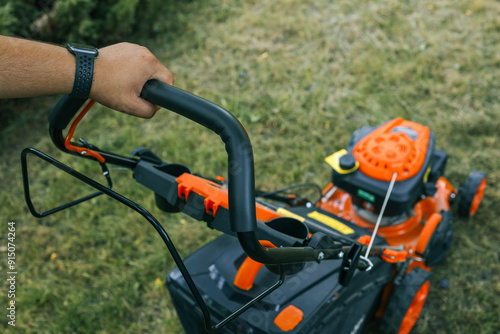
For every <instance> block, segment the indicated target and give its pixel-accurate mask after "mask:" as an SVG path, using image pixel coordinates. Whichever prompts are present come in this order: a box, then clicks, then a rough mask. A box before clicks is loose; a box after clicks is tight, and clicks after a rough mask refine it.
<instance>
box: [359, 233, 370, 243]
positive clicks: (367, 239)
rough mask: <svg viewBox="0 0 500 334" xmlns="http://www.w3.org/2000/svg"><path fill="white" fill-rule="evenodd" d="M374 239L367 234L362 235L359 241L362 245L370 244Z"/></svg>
mask: <svg viewBox="0 0 500 334" xmlns="http://www.w3.org/2000/svg"><path fill="white" fill-rule="evenodd" d="M371 240H372V237H371V236H369V235H368V234H367V235H362V236H360V237H359V238H358V242H359V243H360V244H362V245H369V244H370V241H371Z"/></svg>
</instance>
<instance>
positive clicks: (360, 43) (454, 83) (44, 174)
mask: <svg viewBox="0 0 500 334" xmlns="http://www.w3.org/2000/svg"><path fill="white" fill-rule="evenodd" d="M154 26H155V28H156V29H157V30H158V29H159V30H160V31H161V33H160V34H159V35H158V36H157V37H154V38H153V37H152V38H149V39H144V40H141V41H140V43H142V44H144V45H147V46H148V47H149V48H150V49H151V50H152V51H153V52H154V53H155V54H156V55H157V56H158V57H159V58H160V59H161V60H162V61H163V62H164V63H165V65H167V66H168V67H169V68H170V69H171V70H172V72H173V73H174V75H175V77H176V85H177V86H178V87H180V88H183V89H186V90H188V91H191V92H194V93H195V94H198V95H201V96H202V97H205V98H207V99H209V100H211V101H213V102H215V103H217V104H219V105H221V106H223V107H224V108H226V109H228V110H229V111H231V112H232V113H233V114H235V115H236V116H237V117H238V118H239V119H240V120H241V121H242V122H243V124H245V126H246V128H247V130H248V132H249V134H250V137H251V139H252V142H253V146H254V152H255V170H256V183H257V187H258V188H260V189H264V190H272V189H276V188H280V187H283V186H287V185H290V184H293V183H299V182H305V181H308V182H316V183H318V184H320V185H322V186H324V185H326V184H327V183H328V182H329V180H330V169H329V167H328V165H326V164H325V163H324V161H323V159H324V157H326V156H327V155H329V154H331V153H332V152H335V151H337V150H339V149H341V148H343V147H345V145H346V144H347V141H348V140H349V137H350V135H351V133H352V132H353V131H354V130H356V129H358V128H360V127H362V126H364V125H371V126H375V125H378V124H380V123H382V122H384V121H386V120H388V119H390V118H393V117H399V116H400V117H404V118H406V119H409V120H412V121H415V122H418V123H422V124H424V125H427V126H429V127H430V128H431V130H432V131H433V132H434V134H435V136H436V140H437V147H438V148H440V149H442V150H445V151H447V152H448V153H449V155H450V158H449V161H448V166H447V170H446V177H447V178H448V179H449V180H450V181H451V182H452V183H453V184H454V185H455V186H459V185H462V184H463V183H464V181H465V179H466V177H467V175H468V174H469V172H470V171H471V170H473V169H480V170H483V171H485V172H487V173H488V176H489V181H488V182H489V184H488V188H487V190H486V194H485V198H484V201H483V203H482V204H481V207H480V208H479V210H478V213H477V215H476V217H474V219H472V220H466V219H460V218H458V217H457V216H455V220H454V221H455V240H454V245H453V248H452V250H451V252H450V254H449V256H448V258H447V259H446V261H445V262H444V263H443V264H442V265H440V266H438V267H436V268H435V269H434V270H433V273H434V280H433V283H432V287H431V291H430V294H429V297H428V299H427V303H426V306H425V307H424V310H423V312H422V315H421V317H420V319H419V320H418V322H417V325H416V327H415V329H414V333H497V332H500V324H499V321H498V319H499V314H500V307H499V304H500V301H499V298H498V296H499V295H500V283H499V282H500V280H499V278H500V264H499V261H500V252H499V250H498V245H499V244H500V224H499V222H498V217H499V216H500V209H499V208H498V206H497V205H496V204H495V203H497V202H498V200H499V199H500V193H499V190H498V182H499V178H500V173H499V167H500V150H499V146H498V140H499V135H500V108H499V107H500V98H499V96H500V95H499V92H500V84H499V81H498V78H499V77H500V67H499V65H500V37H499V36H500V4H499V3H497V2H491V1H480V0H476V1H439V2H426V1H416V0H412V1H355V2H353V1H335V2H332V1H311V2H305V1H295V0H291V1H285V0H279V1H278V0H276V1H256V0H254V1H245V2H237V1H213V0H205V1H190V2H185V3H182V4H180V5H179V7H178V10H177V11H175V12H166V13H165V15H164V18H163V19H162V20H159V22H157V23H155V24H154ZM55 101H56V99H53V98H44V99H38V100H34V101H31V103H23V104H20V105H18V108H19V109H22V110H13V108H12V107H11V105H10V104H9V105H7V104H3V105H2V109H8V110H9V111H8V112H10V113H18V116H16V117H10V116H9V117H7V119H8V121H6V122H4V124H2V125H1V127H2V137H1V139H0V145H1V154H2V159H1V161H0V170H1V174H0V178H1V193H0V199H1V201H2V206H1V208H0V212H1V217H2V222H1V226H2V227H1V233H0V235H1V236H2V244H1V245H0V246H1V247H2V248H1V250H2V253H1V254H3V256H4V259H3V260H2V261H0V263H1V264H0V270H1V272H2V273H3V274H2V277H4V276H5V275H6V272H7V267H6V257H7V256H6V252H5V250H6V248H5V245H6V232H7V222H8V221H15V222H16V252H17V253H16V256H17V257H16V266H17V267H16V269H17V272H18V275H17V281H16V288H17V290H16V310H17V313H16V315H17V318H16V328H15V330H17V331H19V332H23V333H182V327H181V325H180V323H179V322H178V320H177V316H176V314H175V310H174V307H173V305H172V303H171V301H170V299H169V295H168V292H167V291H166V288H165V287H164V282H165V275H166V273H167V271H168V270H169V269H171V268H172V267H173V266H174V263H173V261H172V259H171V257H170V256H169V254H168V251H167V250H166V248H165V246H164V245H163V243H162V241H161V240H160V238H159V237H158V236H157V234H156V232H155V231H154V230H153V229H152V228H151V227H150V226H149V224H148V223H147V222H146V221H144V219H142V217H140V216H139V215H138V214H135V213H133V212H131V211H130V210H129V209H127V208H125V207H123V206H121V205H119V204H118V203H117V202H115V201H113V200H111V199H109V198H104V197H103V196H101V197H98V198H97V199H94V200H92V201H90V202H87V203H84V204H81V205H79V206H77V207H73V208H71V209H68V210H66V211H63V212H60V213H57V214H54V215H52V216H50V217H47V218H44V219H41V220H40V219H36V218H34V217H32V216H31V215H30V214H29V212H28V210H27V207H26V205H25V203H24V198H23V190H22V181H21V170H20V162H19V154H20V151H21V150H22V148H24V147H27V146H32V147H35V148H37V149H40V150H42V151H43V152H46V153H48V154H50V155H52V156H54V157H55V158H57V159H59V160H62V161H63V162H65V163H67V164H68V165H70V166H72V167H74V168H76V169H78V170H81V171H83V172H85V173H86V174H88V175H90V176H93V177H94V176H95V177H96V178H98V177H99V169H98V167H97V166H93V164H91V163H90V162H89V161H82V159H78V158H75V157H73V156H67V155H64V154H62V153H60V152H58V151H57V150H56V149H55V148H54V147H53V145H52V144H51V142H50V139H49V137H48V133H47V127H48V124H47V121H46V116H47V115H48V113H49V111H50V109H51V106H52V105H53V104H54V103H55ZM7 107H9V108H7ZM77 136H78V137H84V138H85V139H87V140H88V141H90V142H92V143H93V144H95V145H97V146H99V147H101V148H103V149H106V150H112V151H115V152H117V153H121V154H128V153H129V152H130V151H131V150H132V149H133V148H135V147H138V146H146V147H148V148H150V149H151V150H153V151H154V152H155V153H156V154H158V155H159V156H161V157H162V158H163V159H165V160H167V161H169V162H178V163H184V164H186V165H188V166H190V167H191V168H192V170H193V171H195V172H196V173H200V174H203V175H206V176H215V175H223V176H225V175H226V168H227V164H226V156H225V151H224V148H223V144H222V142H221V141H220V140H219V139H218V138H217V136H215V135H214V134H211V133H209V132H208V131H206V130H204V129H202V128H201V127H200V126H198V125H196V124H193V123H191V122H189V121H187V120H185V119H182V118H180V117H179V116H176V115H174V114H172V113H170V112H168V111H165V110H162V111H160V112H158V114H157V115H156V116H155V117H154V118H153V119H152V120H139V119H136V118H132V117H129V116H126V115H123V114H120V113H117V112H113V111H110V110H107V109H105V108H103V107H95V108H94V109H93V111H92V112H91V114H90V115H89V116H88V117H87V119H86V120H84V121H83V122H82V125H81V127H80V128H79V130H78V134H77ZM32 160H33V161H32ZM30 163H31V165H30V166H31V169H30V172H31V173H32V179H31V181H32V187H33V195H34V196H35V197H36V205H37V207H38V208H39V209H40V210H41V209H42V208H45V209H48V208H49V207H51V206H55V205H57V204H60V203H62V201H64V199H66V198H67V199H69V198H75V197H76V196H78V195H83V194H87V193H89V192H90V191H91V190H89V189H86V188H85V187H84V186H81V185H79V184H78V181H75V180H74V179H71V178H69V177H66V176H65V175H62V174H60V173H57V172H56V170H55V169H54V168H52V167H49V166H48V165H46V164H41V163H38V162H37V161H36V160H34V159H31V160H30ZM111 174H112V176H113V180H114V184H115V185H114V188H115V189H116V190H117V191H118V192H120V193H123V194H124V195H125V196H127V197H129V198H131V199H133V200H135V201H137V202H138V203H139V204H141V205H142V206H144V207H145V208H147V209H149V210H150V211H151V212H152V213H153V214H154V215H155V216H156V217H157V218H158V219H159V220H160V221H161V222H162V224H163V225H164V226H165V228H166V230H167V231H168V233H169V234H170V236H171V237H172V239H173V241H174V242H175V244H176V246H177V247H178V249H179V250H180V252H181V254H182V256H187V255H188V254H190V253H191V252H193V251H194V250H196V249H197V248H199V247H200V246H201V245H203V244H205V243H206V242H207V241H209V240H211V239H212V238H214V237H215V236H216V235H217V233H216V232H213V231H209V230H208V229H207V228H206V227H204V223H200V222H196V221H193V220H191V219H188V218H187V217H186V216H183V215H180V214H174V215H167V214H164V213H162V212H161V211H159V210H158V209H156V208H155V204H154V196H153V194H152V193H151V192H150V191H148V190H147V189H145V188H143V187H142V186H140V185H138V184H136V183H135V181H134V180H133V179H132V177H131V173H130V172H129V171H123V170H112V171H111ZM3 279H4V278H2V280H3ZM443 279H444V280H447V281H448V282H449V288H448V289H445V288H443V287H442V285H440V284H438V283H437V282H438V281H440V280H443ZM6 304H7V290H6V285H5V284H3V285H2V286H1V288H0V305H4V306H5V305H6ZM4 313H6V311H5V308H4ZM2 318H3V320H2V321H1V325H0V328H7V327H8V326H7V320H6V317H5V316H3V317H2ZM9 329H11V330H12V329H13V328H9ZM369 330H370V331H373V332H376V327H374V328H370V329H369Z"/></svg>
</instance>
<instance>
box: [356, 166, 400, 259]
mask: <svg viewBox="0 0 500 334" xmlns="http://www.w3.org/2000/svg"><path fill="white" fill-rule="evenodd" d="M397 176H398V173H397V172H395V173H394V174H393V175H392V180H391V183H390V184H389V188H388V189H387V194H386V195H385V198H384V203H383V204H382V208H381V209H380V213H379V215H378V218H377V223H376V224H375V228H374V229H373V233H372V236H371V238H370V243H369V244H368V248H367V249H366V253H365V256H364V257H363V258H364V259H365V260H367V261H368V263H370V264H371V261H370V260H368V255H369V254H370V251H371V249H372V246H373V242H374V241H375V236H376V235H377V232H378V228H379V226H380V222H381V221H382V217H383V215H384V211H385V207H386V206H387V202H389V197H391V193H392V188H394V183H396V177H397ZM371 266H373V265H371ZM370 269H371V268H370Z"/></svg>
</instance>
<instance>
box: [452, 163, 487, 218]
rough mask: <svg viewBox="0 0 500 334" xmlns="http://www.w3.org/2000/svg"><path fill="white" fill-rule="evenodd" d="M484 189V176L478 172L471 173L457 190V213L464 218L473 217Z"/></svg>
mask: <svg viewBox="0 0 500 334" xmlns="http://www.w3.org/2000/svg"><path fill="white" fill-rule="evenodd" d="M485 189H486V174H485V173H483V172H480V171H478V170H474V171H472V172H471V173H470V174H469V177H468V178H467V180H466V181H465V184H464V186H463V187H461V188H460V190H459V199H458V212H457V213H458V214H459V215H460V216H462V217H466V218H469V217H472V216H474V214H475V213H476V211H477V208H478V207H479V204H480V203H481V200H482V199H483V195H484V190H485Z"/></svg>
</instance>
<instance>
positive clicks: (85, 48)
mask: <svg viewBox="0 0 500 334" xmlns="http://www.w3.org/2000/svg"><path fill="white" fill-rule="evenodd" d="M66 47H67V49H68V51H69V52H71V53H72V54H75V53H76V52H80V53H87V54H89V55H94V56H95V57H97V55H98V54H99V51H98V50H97V48H95V47H93V46H90V45H85V44H77V43H71V44H70V43H68V45H67V46H66Z"/></svg>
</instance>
